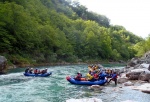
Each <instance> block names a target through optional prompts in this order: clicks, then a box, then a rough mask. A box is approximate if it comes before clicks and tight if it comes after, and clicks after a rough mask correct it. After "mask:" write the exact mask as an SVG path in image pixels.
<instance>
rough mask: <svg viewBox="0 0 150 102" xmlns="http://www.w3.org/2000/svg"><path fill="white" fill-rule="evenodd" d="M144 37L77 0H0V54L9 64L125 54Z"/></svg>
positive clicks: (134, 52) (136, 48)
mask: <svg viewBox="0 0 150 102" xmlns="http://www.w3.org/2000/svg"><path fill="white" fill-rule="evenodd" d="M148 42H149V40H148V41H145V39H143V38H141V37H139V36H136V35H134V34H133V33H132V32H129V31H127V30H126V29H125V28H124V27H123V26H120V25H111V24H110V20H109V18H107V17H106V16H104V15H100V14H96V13H94V12H91V11H88V9H87V8H86V7H85V6H83V5H80V4H79V3H78V2H71V1H70V0H0V55H3V56H5V57H6V58H7V59H8V61H9V64H15V65H23V64H37V63H38V64H39V63H58V62H74V63H75V62H88V61H102V60H105V61H119V60H128V59H131V58H132V57H135V55H142V53H143V52H145V51H147V50H149V46H148V45H147V44H149V43H148ZM143 43H145V44H144V45H145V46H142V49H144V50H142V49H141V48H140V49H139V47H141V44H143ZM135 44H136V46H135ZM147 46H148V48H147ZM139 50H140V51H139Z"/></svg>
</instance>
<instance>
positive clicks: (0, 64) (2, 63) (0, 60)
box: [0, 56, 7, 74]
mask: <svg viewBox="0 0 150 102" xmlns="http://www.w3.org/2000/svg"><path fill="white" fill-rule="evenodd" d="M6 69H7V59H6V58H5V57H4V56H0V74H5V70H6Z"/></svg>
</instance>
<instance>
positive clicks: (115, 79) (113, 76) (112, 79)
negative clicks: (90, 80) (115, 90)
mask: <svg viewBox="0 0 150 102" xmlns="http://www.w3.org/2000/svg"><path fill="white" fill-rule="evenodd" d="M117 77H118V75H117V73H116V72H114V73H113V74H112V77H111V78H110V80H109V81H108V84H109V83H110V82H111V81H114V82H115V85H117Z"/></svg>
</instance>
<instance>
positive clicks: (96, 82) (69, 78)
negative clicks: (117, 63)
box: [66, 76, 107, 85]
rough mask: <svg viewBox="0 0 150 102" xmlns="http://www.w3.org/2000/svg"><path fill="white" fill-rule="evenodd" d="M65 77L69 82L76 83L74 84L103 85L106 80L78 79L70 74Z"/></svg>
mask: <svg viewBox="0 0 150 102" xmlns="http://www.w3.org/2000/svg"><path fill="white" fill-rule="evenodd" d="M66 79H67V80H68V81H69V82H70V83H71V84H76V85H104V84H105V83H106V82H107V80H106V79H105V80H97V81H78V80H75V79H74V78H72V77H70V76H67V77H66Z"/></svg>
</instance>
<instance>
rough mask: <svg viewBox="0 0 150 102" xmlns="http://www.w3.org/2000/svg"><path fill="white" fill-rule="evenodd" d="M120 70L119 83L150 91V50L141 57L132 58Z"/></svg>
mask: <svg viewBox="0 0 150 102" xmlns="http://www.w3.org/2000/svg"><path fill="white" fill-rule="evenodd" d="M120 72H121V74H120V77H119V78H118V83H120V84H123V85H124V86H132V87H131V88H132V89H136V90H140V91H142V92H145V93H150V52H147V53H146V54H144V55H143V56H142V57H141V58H133V59H131V61H130V62H129V63H128V64H127V65H126V67H125V68H124V69H123V71H120Z"/></svg>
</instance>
